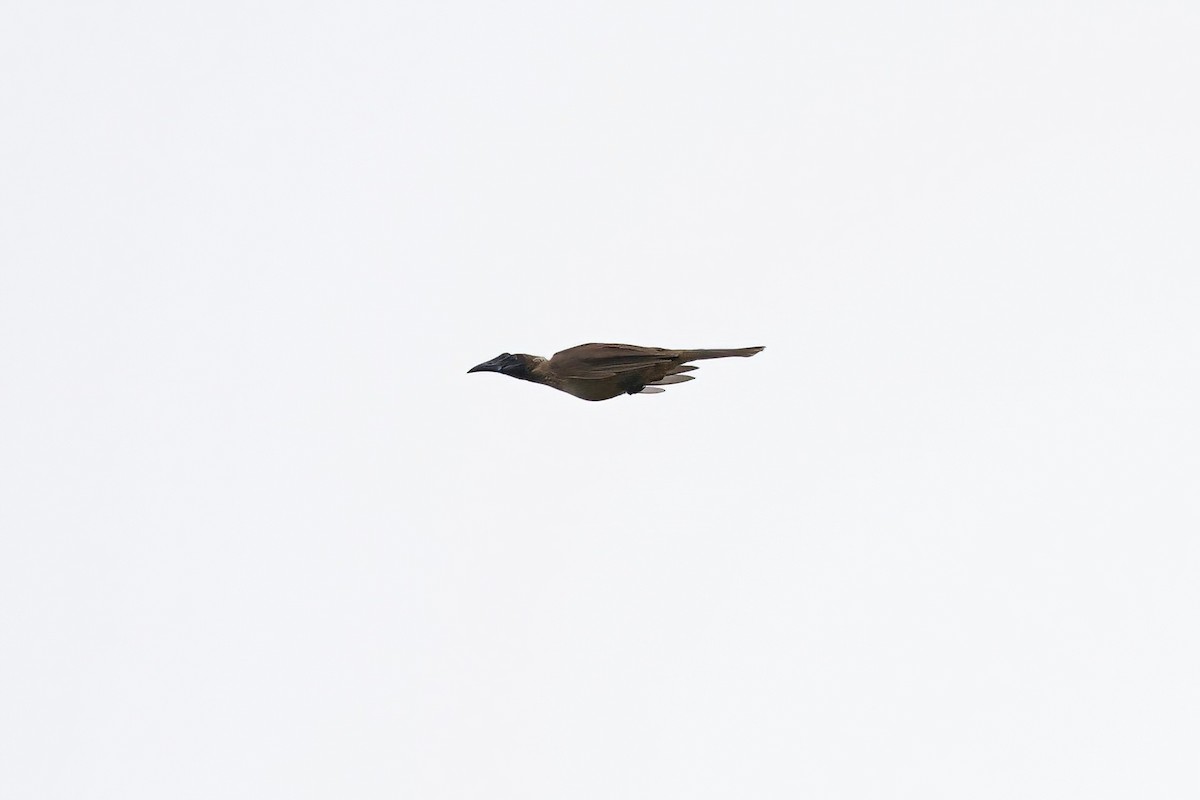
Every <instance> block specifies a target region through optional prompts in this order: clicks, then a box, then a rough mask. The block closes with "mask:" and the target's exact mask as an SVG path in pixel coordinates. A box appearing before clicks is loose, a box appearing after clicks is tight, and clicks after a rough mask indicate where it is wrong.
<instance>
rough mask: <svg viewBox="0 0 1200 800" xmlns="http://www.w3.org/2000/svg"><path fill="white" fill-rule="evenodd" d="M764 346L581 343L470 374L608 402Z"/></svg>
mask: <svg viewBox="0 0 1200 800" xmlns="http://www.w3.org/2000/svg"><path fill="white" fill-rule="evenodd" d="M763 349H764V348H762V347H738V348H733V349H725V350H667V349H665V348H662V347H639V346H638V345H634V344H601V343H597V342H593V343H591V344H581V345H578V346H576V347H572V348H569V349H567V350H563V351H561V352H558V353H555V354H554V355H553V356H551V357H550V358H542V357H541V356H531V355H528V354H526V353H501V354H500V355H498V356H496V357H495V358H493V359H491V360H490V361H485V362H483V363H482V364H476V365H475V366H473V367H471V368H470V369H469V370H467V374H468V375H469V374H470V373H472V372H499V373H500V374H501V375H507V376H509V377H510V378H517V379H519V380H523V381H530V382H531V383H540V384H542V385H543V386H549V387H550V388H552V389H558V390H559V391H560V392H566V393H567V394H569V395H572V396H574V397H578V398H580V399H581V400H591V401H593V402H595V401H600V400H611V399H612V398H614V397H620V396H621V395H623V394H657V393H659V392H662V391H664V389H663V388H662V387H664V386H669V385H671V384H674V383H683V382H685V381H690V380H692V379H693V378H694V377H695V376H694V375H684V374H683V373H685V372H691V371H692V370H694V369H696V367H694V366H692V365H691V364H689V363H688V362H690V361H702V360H704V359H708V358H731V357H739V358H749V357H750V356H752V355H755V354H756V353H760V352H762V350H763Z"/></svg>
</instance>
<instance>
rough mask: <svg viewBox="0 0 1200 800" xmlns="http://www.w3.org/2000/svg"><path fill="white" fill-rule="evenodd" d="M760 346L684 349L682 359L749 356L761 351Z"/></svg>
mask: <svg viewBox="0 0 1200 800" xmlns="http://www.w3.org/2000/svg"><path fill="white" fill-rule="evenodd" d="M762 350H763V348H761V347H736V348H733V349H732V350H684V351H683V360H684V361H701V360H703V359H706V358H732V357H733V356H737V357H738V358H749V357H750V356H752V355H754V354H755V353H761V352H762Z"/></svg>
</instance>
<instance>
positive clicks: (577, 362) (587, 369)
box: [548, 343, 679, 378]
mask: <svg viewBox="0 0 1200 800" xmlns="http://www.w3.org/2000/svg"><path fill="white" fill-rule="evenodd" d="M678 356H679V351H677V350H665V349H663V348H661V347H638V346H637V345H632V344H595V343H593V344H581V345H579V346H577V347H572V348H570V349H568V350H563V351H561V352H558V353H555V354H554V356H553V357H552V358H551V359H550V363H549V365H548V366H549V367H550V369H551V370H553V372H554V374H556V375H559V376H561V377H564V378H611V377H613V376H614V375H619V374H622V373H626V372H633V371H635V370H640V369H645V368H647V367H656V366H664V365H666V364H669V363H670V362H671V361H673V360H674V359H676V358H677V357H678Z"/></svg>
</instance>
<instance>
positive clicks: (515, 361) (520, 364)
mask: <svg viewBox="0 0 1200 800" xmlns="http://www.w3.org/2000/svg"><path fill="white" fill-rule="evenodd" d="M528 358H529V357H528V356H524V355H521V354H519V353H518V354H517V355H513V354H512V353H501V354H500V355H498V356H496V357H495V358H493V359H492V360H491V361H485V362H483V363H482V364H476V365H475V366H473V367H471V368H470V369H469V370H467V374H468V375H469V374H471V373H472V372H499V373H500V374H502V375H508V376H509V377H511V378H521V379H525V378H527V377H528V376H529V363H528Z"/></svg>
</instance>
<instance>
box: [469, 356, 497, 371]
mask: <svg viewBox="0 0 1200 800" xmlns="http://www.w3.org/2000/svg"><path fill="white" fill-rule="evenodd" d="M503 365H504V356H496V357H495V358H493V359H492V360H491V361H485V362H483V363H482V364H476V365H475V366H473V367H471V368H470V369H469V370H467V374H468V375H470V374H471V373H472V372H499V371H500V367H502V366H503Z"/></svg>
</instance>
